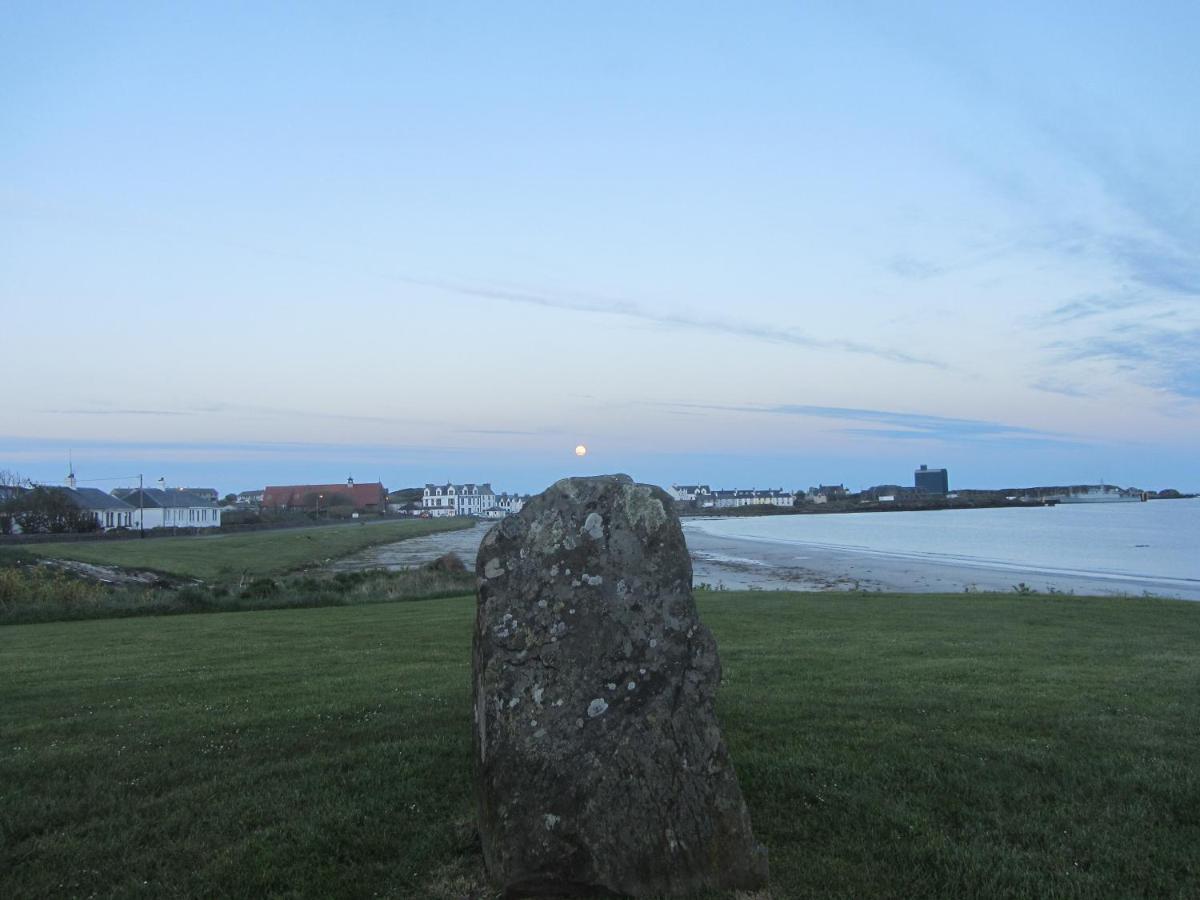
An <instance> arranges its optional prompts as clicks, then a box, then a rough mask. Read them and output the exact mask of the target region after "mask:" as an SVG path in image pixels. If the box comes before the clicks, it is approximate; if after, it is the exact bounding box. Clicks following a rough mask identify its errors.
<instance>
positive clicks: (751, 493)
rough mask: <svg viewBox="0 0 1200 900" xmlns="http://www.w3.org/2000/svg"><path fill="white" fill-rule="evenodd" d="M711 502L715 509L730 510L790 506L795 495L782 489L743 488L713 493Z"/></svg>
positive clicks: (793, 501)
mask: <svg viewBox="0 0 1200 900" xmlns="http://www.w3.org/2000/svg"><path fill="white" fill-rule="evenodd" d="M712 500H713V507H714V508H716V509H730V508H733V507H739V506H792V505H793V504H794V503H795V500H796V495H795V494H793V493H791V492H790V491H785V490H783V488H774V489H771V490H765V491H760V490H755V489H753V488H751V489H749V490H747V489H744V488H743V489H738V490H731V491H713V492H712Z"/></svg>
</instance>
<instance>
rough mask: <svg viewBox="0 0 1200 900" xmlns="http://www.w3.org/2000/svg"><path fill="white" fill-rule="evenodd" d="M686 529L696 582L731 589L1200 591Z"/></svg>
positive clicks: (1187, 594) (1183, 594) (1189, 595)
mask: <svg viewBox="0 0 1200 900" xmlns="http://www.w3.org/2000/svg"><path fill="white" fill-rule="evenodd" d="M684 535H685V536H686V539H687V544H688V549H689V550H690V551H691V553H692V564H693V572H694V574H693V583H694V584H696V585H700V584H703V583H707V584H708V585H710V586H712V587H725V588H727V589H729V590H747V589H761V590H793V591H827V590H842V591H847V590H864V591H898V592H904V593H919V592H931V593H962V592H963V591H1001V592H1011V591H1012V590H1013V589H1014V587H1015V586H1017V585H1019V584H1022V583H1024V584H1025V585H1026V586H1027V587H1029V588H1030V589H1031V590H1035V591H1040V592H1042V593H1051V592H1062V593H1074V594H1081V595H1098V596H1130V595H1132V596H1137V597H1140V596H1143V595H1146V594H1150V595H1153V596H1157V597H1176V598H1181V599H1200V595H1198V594H1196V592H1195V591H1189V590H1187V589H1181V588H1179V587H1178V586H1177V585H1171V584H1164V583H1163V582H1157V581H1152V580H1140V579H1135V578H1120V577H1105V576H1100V575H1090V576H1089V575H1079V574H1061V573H1052V572H1044V571H1038V570H1036V569H1022V568H1020V567H1018V566H1011V567H1010V566H1001V565H995V566H989V565H984V564H980V565H968V564H965V563H958V562H953V561H948V560H947V561H942V560H927V559H910V558H906V557H901V556H886V555H883V554H876V553H871V552H866V551H864V552H857V551H842V550H830V549H827V548H824V547H814V546H811V545H806V544H798V543H777V542H773V541H754V540H746V539H742V538H728V537H723V536H717V535H711V534H707V533H705V532H703V531H701V530H699V528H697V527H696V526H694V525H690V524H689V523H686V522H685V524H684Z"/></svg>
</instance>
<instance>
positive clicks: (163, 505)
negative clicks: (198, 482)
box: [125, 488, 216, 509]
mask: <svg viewBox="0 0 1200 900" xmlns="http://www.w3.org/2000/svg"><path fill="white" fill-rule="evenodd" d="M139 493H140V494H141V496H140V497H139V496H138V495H139ZM125 501H126V503H128V504H129V505H130V506H135V507H145V508H146V509H195V508H196V507H207V508H209V509H212V508H213V507H215V506H216V504H215V503H213V502H212V501H211V500H208V499H206V498H204V497H197V496H196V495H195V494H189V493H188V492H187V491H164V490H162V489H161V488H146V489H145V490H142V491H138V490H137V489H135V490H134V492H133V493H132V494H130V495H129V496H127V497H126V498H125Z"/></svg>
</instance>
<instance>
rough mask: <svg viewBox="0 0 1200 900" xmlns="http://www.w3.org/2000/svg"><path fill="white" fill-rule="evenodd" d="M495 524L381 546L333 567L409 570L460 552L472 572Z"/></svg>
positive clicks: (337, 562)
mask: <svg viewBox="0 0 1200 900" xmlns="http://www.w3.org/2000/svg"><path fill="white" fill-rule="evenodd" d="M495 524H496V523H495V522H480V523H479V524H477V525H475V526H474V527H473V528H464V529H461V530H460V531H442V532H438V533H437V534H426V535H422V536H421V537H415V538H409V539H408V540H406V541H399V542H398V543H395V544H381V545H379V546H378V547H371V548H370V549H368V550H364V551H363V552H362V553H356V554H354V555H353V556H347V557H345V558H343V559H338V560H334V561H333V562H332V563H330V565H329V568H330V569H332V570H333V571H335V572H353V571H357V570H359V569H408V568H411V567H412V566H421V565H424V564H425V563H427V562H432V561H433V560H435V559H437V558H438V557H439V556H444V555H445V554H447V553H457V554H458V555H459V557H460V558H461V559H462V561H463V562H464V563H466V564H467V568H468V569H473V568H474V567H475V556H476V554H477V553H479V545H480V543H482V542H483V536H484V535H485V534H487V532H488V529H489V528H491V527H492V526H493V525H495Z"/></svg>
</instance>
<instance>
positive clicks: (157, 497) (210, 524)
mask: <svg viewBox="0 0 1200 900" xmlns="http://www.w3.org/2000/svg"><path fill="white" fill-rule="evenodd" d="M125 502H126V503H128V504H129V505H130V506H131V507H133V525H132V527H134V528H139V527H140V528H220V527H221V510H220V509H219V508H218V507H217V504H216V503H213V502H212V501H211V500H206V499H204V498H203V497H197V496H196V495H195V494H189V493H188V492H187V491H181V490H163V489H162V488H145V489H144V490H142V489H135V490H134V491H133V493H131V494H127V495H126V496H125Z"/></svg>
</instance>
